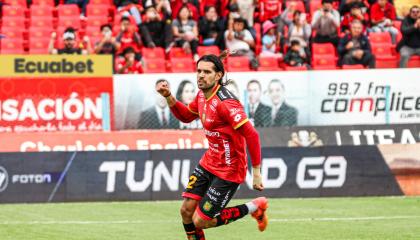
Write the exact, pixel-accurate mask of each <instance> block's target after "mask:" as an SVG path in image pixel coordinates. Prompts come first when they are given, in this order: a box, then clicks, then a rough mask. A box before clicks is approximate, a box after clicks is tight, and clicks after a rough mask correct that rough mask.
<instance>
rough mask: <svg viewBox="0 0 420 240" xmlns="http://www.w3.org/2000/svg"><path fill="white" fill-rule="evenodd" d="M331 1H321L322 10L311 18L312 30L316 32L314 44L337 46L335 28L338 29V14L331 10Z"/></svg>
mask: <svg viewBox="0 0 420 240" xmlns="http://www.w3.org/2000/svg"><path fill="white" fill-rule="evenodd" d="M332 3H333V0H322V8H321V9H319V10H317V11H316V12H315V13H314V15H313V17H312V29H313V30H315V31H316V35H315V38H314V42H315V43H332V44H334V46H337V44H338V40H339V38H338V33H337V28H339V27H340V13H338V11H337V10H335V9H333V5H332Z"/></svg>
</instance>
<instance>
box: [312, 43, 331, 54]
mask: <svg viewBox="0 0 420 240" xmlns="http://www.w3.org/2000/svg"><path fill="white" fill-rule="evenodd" d="M312 54H313V55H314V56H325V55H327V56H334V57H335V47H334V45H332V44H331V43H313V44H312Z"/></svg>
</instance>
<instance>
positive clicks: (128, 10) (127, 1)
mask: <svg viewBox="0 0 420 240" xmlns="http://www.w3.org/2000/svg"><path fill="white" fill-rule="evenodd" d="M114 4H115V6H117V10H118V11H119V12H122V13H123V15H125V16H128V15H131V16H133V18H134V20H135V21H136V24H137V26H138V25H140V23H141V15H140V12H142V11H143V8H142V6H141V5H139V1H138V0H114Z"/></svg>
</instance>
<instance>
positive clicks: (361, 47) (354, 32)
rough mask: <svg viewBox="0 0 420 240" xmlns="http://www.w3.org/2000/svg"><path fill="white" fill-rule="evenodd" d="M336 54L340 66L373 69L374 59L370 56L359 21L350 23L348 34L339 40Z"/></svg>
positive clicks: (367, 41) (369, 49)
mask: <svg viewBox="0 0 420 240" xmlns="http://www.w3.org/2000/svg"><path fill="white" fill-rule="evenodd" d="M338 53H339V54H340V62H341V64H345V65H355V64H362V65H363V66H365V67H366V66H368V67H369V68H375V57H374V56H373V55H372V51H371V47H370V43H369V40H368V38H367V37H366V35H364V34H363V25H362V23H361V22H360V21H359V20H354V21H353V22H352V23H351V29H350V33H348V34H346V35H345V36H344V37H343V38H341V39H340V42H339V44H338Z"/></svg>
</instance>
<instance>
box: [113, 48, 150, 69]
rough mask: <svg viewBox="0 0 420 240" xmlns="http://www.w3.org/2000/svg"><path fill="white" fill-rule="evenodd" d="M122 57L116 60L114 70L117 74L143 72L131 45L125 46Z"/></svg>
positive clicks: (141, 64)
mask: <svg viewBox="0 0 420 240" xmlns="http://www.w3.org/2000/svg"><path fill="white" fill-rule="evenodd" d="M122 55H123V57H122V58H119V59H118V60H117V63H116V66H115V70H116V71H117V73H119V74H136V73H143V63H142V61H137V60H136V51H135V50H134V48H133V47H127V48H125V49H124V50H123V54H122Z"/></svg>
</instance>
